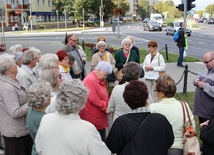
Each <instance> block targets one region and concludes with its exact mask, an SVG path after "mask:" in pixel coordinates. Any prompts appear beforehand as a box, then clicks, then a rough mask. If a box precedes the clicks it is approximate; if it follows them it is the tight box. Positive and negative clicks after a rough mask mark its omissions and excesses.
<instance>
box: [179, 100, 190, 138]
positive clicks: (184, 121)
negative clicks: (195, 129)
mask: <svg viewBox="0 0 214 155" xmlns="http://www.w3.org/2000/svg"><path fill="white" fill-rule="evenodd" d="M180 103H181V106H182V111H183V134H184V132H185V130H186V114H185V111H186V113H187V116H188V119H189V123H190V125H191V126H192V121H191V119H190V115H189V111H188V108H187V105H186V103H184V102H183V101H180Z"/></svg>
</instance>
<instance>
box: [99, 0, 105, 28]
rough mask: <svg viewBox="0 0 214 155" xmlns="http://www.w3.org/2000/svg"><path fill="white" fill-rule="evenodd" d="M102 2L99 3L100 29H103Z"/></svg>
mask: <svg viewBox="0 0 214 155" xmlns="http://www.w3.org/2000/svg"><path fill="white" fill-rule="evenodd" d="M103 26H104V22H103V0H101V1H100V28H103Z"/></svg>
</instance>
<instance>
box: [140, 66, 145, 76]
mask: <svg viewBox="0 0 214 155" xmlns="http://www.w3.org/2000/svg"><path fill="white" fill-rule="evenodd" d="M141 70H142V72H141V74H140V78H143V77H144V74H145V73H144V69H143V68H142V67H141Z"/></svg>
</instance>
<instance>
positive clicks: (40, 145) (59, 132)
mask: <svg viewBox="0 0 214 155" xmlns="http://www.w3.org/2000/svg"><path fill="white" fill-rule="evenodd" d="M71 88H72V89H71ZM87 95H88V91H87V89H86V87H85V86H84V85H83V83H82V82H81V81H80V80H79V79H74V80H70V79H68V80H66V81H64V82H63V83H62V86H61V87H60V89H59V93H58V96H57V98H56V110H57V112H56V113H51V114H46V115H45V116H44V117H43V118H42V121H41V124H40V127H39V130H38V132H37V135H36V139H35V144H36V150H37V152H38V153H39V154H44V155H60V154H62V155H71V154H73V155H74V154H76V155H77V154H82V155H101V154H102V155H109V154H110V151H109V150H108V148H107V147H106V146H105V144H104V143H103V142H102V140H101V138H100V135H99V133H98V132H97V130H96V128H95V127H94V126H93V125H92V124H91V123H89V122H87V121H84V120H82V119H80V117H79V114H78V113H79V111H80V110H81V109H82V108H83V107H84V105H85V102H86V99H87Z"/></svg>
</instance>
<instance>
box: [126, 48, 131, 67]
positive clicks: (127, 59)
mask: <svg viewBox="0 0 214 155" xmlns="http://www.w3.org/2000/svg"><path fill="white" fill-rule="evenodd" d="M130 53H131V50H130V51H129V55H128V57H127V59H126V62H125V64H126V63H127V62H128V60H129V56H130Z"/></svg>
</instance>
